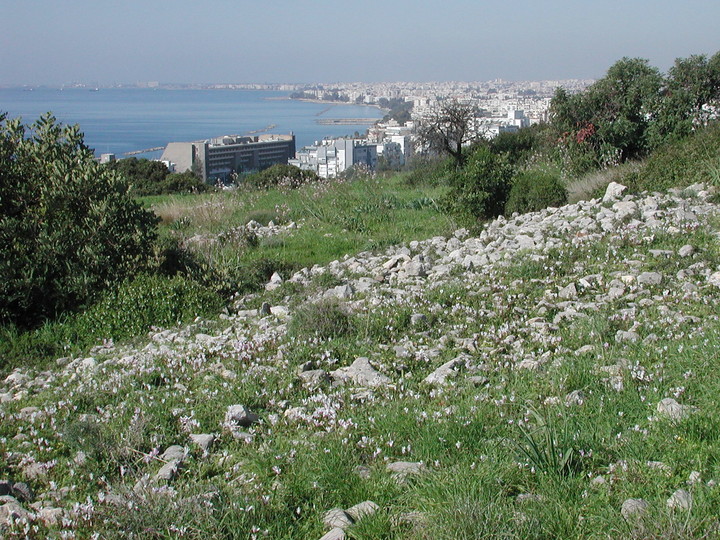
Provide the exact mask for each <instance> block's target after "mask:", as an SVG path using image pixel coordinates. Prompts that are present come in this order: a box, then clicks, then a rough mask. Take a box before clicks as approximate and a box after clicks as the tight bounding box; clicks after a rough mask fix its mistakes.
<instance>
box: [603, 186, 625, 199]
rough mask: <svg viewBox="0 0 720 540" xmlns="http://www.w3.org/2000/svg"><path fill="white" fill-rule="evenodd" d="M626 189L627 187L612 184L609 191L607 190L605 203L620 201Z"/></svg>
mask: <svg viewBox="0 0 720 540" xmlns="http://www.w3.org/2000/svg"><path fill="white" fill-rule="evenodd" d="M626 189H627V186H623V185H622V184H618V183H616V182H610V184H608V187H607V189H606V190H605V195H604V196H603V202H610V201H615V200H617V199H619V198H620V195H622V194H623V191H625V190H626Z"/></svg>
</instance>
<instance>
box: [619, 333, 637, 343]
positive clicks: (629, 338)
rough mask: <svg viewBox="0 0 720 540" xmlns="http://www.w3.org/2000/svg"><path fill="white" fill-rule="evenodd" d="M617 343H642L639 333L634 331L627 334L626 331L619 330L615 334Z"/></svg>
mask: <svg viewBox="0 0 720 540" xmlns="http://www.w3.org/2000/svg"><path fill="white" fill-rule="evenodd" d="M615 341H616V342H617V343H624V342H629V343H637V342H638V341H640V335H639V334H638V333H637V332H633V331H632V330H630V331H627V332H626V331H625V330H618V331H617V332H616V333H615Z"/></svg>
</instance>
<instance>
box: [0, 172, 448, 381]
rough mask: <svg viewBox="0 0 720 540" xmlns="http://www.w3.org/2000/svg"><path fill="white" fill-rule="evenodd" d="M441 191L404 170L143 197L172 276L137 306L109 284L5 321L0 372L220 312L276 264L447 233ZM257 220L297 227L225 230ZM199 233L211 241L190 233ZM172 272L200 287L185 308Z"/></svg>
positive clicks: (286, 267) (317, 260) (289, 269)
mask: <svg viewBox="0 0 720 540" xmlns="http://www.w3.org/2000/svg"><path fill="white" fill-rule="evenodd" d="M441 191H442V189H441V188H438V187H433V188H429V187H425V186H423V185H421V184H416V185H414V186H410V185H409V184H407V183H406V182H405V181H404V178H403V177H402V176H395V177H390V178H379V179H373V178H360V179H358V180H354V181H352V182H340V181H337V182H335V181H333V182H327V183H321V184H313V185H306V186H303V187H301V188H300V189H277V188H276V189H269V190H245V189H241V190H237V191H230V192H213V193H205V194H197V195H187V194H185V195H162V196H151V197H144V198H142V199H141V201H142V203H143V205H144V206H145V207H149V208H152V209H153V210H154V211H155V212H156V213H157V214H158V215H159V216H160V218H161V231H160V232H161V238H162V239H163V240H162V242H163V244H162V245H163V246H165V247H164V248H163V249H164V250H165V251H162V249H161V250H160V254H159V255H158V257H159V260H158V264H159V270H160V272H161V273H165V274H166V277H162V275H161V276H158V277H156V278H153V279H155V284H154V285H153V287H145V292H143V293H139V292H138V291H135V292H132V293H131V294H130V296H133V295H134V296H133V298H132V304H133V305H132V309H130V310H128V309H127V308H125V307H123V306H122V301H121V300H118V297H117V295H116V294H115V292H114V291H109V292H108V293H107V294H106V295H105V296H104V297H102V298H100V299H98V301H97V304H96V305H94V306H92V307H90V308H89V309H84V310H83V311H82V312H80V313H78V314H69V315H67V316H66V317H65V318H64V319H62V320H59V321H54V322H48V323H46V324H45V325H43V326H42V327H40V328H38V329H36V330H31V331H23V330H18V329H13V328H5V329H2V331H1V332H0V373H4V372H5V373H6V372H8V371H10V370H11V369H12V368H14V367H16V366H28V365H35V366H41V365H46V364H48V363H49V362H52V361H53V360H54V359H55V358H58V357H60V356H66V355H68V354H80V353H81V351H86V350H87V349H88V348H90V347H92V346H94V345H97V344H100V343H102V342H103V340H107V339H114V340H116V341H120V340H124V339H129V338H132V337H134V336H137V335H142V334H144V333H145V332H146V331H147V330H148V329H149V328H150V326H152V325H155V326H168V325H169V326H173V325H175V324H176V323H183V322H188V321H189V320H192V318H194V317H195V316H198V315H203V316H208V315H211V314H212V313H218V312H219V311H220V308H221V307H222V306H223V305H224V304H225V303H226V302H227V300H228V299H229V297H230V296H231V295H233V294H235V293H248V292H253V291H257V290H262V288H263V286H264V284H265V283H266V282H267V281H268V279H269V278H270V276H271V275H272V274H273V273H274V272H279V273H280V274H281V275H283V277H284V278H286V279H287V278H288V277H290V276H291V275H292V274H293V273H294V272H295V271H297V270H300V269H301V268H310V267H312V266H313V265H316V264H319V265H324V264H327V263H329V262H330V261H333V260H337V259H341V258H343V257H344V256H348V255H352V254H354V253H358V252H361V251H368V250H372V251H378V250H382V249H384V248H386V247H387V246H390V245H396V244H399V243H403V242H409V241H411V240H422V239H424V238H427V237H431V236H436V235H447V234H450V233H451V232H452V231H453V230H454V228H455V224H454V222H453V221H452V220H451V219H449V218H448V217H447V216H445V215H443V214H442V213H441V212H440V211H439V210H438V208H437V206H436V205H435V202H434V201H435V199H436V198H437V197H438V196H439V195H440V193H441ZM250 220H255V221H259V222H260V223H261V224H263V225H267V224H268V222H270V221H273V222H275V223H276V224H287V223H289V222H290V221H294V222H296V223H297V224H298V225H299V226H298V228H297V229H294V230H291V231H288V232H285V233H281V234H280V235H277V236H272V237H269V238H261V239H252V238H251V239H250V240H251V241H249V240H248V238H247V235H245V234H244V233H241V234H236V235H233V234H228V231H233V230H235V229H236V228H237V227H240V226H243V225H245V224H246V223H248V222H249V221H250ZM198 237H205V238H207V239H209V240H210V241H209V242H202V241H201V242H199V243H192V242H190V241H189V240H190V239H192V238H198ZM215 239H218V241H217V242H215V241H214V240H215ZM178 246H180V247H178ZM183 246H185V247H183ZM168 248H170V250H169V251H168ZM175 272H180V273H182V274H183V275H185V277H186V278H187V279H188V281H187V282H186V285H185V286H186V287H190V288H193V291H194V292H192V293H191V294H192V295H195V303H194V304H193V307H192V308H189V309H187V310H185V311H183V309H184V308H182V307H180V306H178V307H176V308H172V309H174V310H175V311H177V310H178V309H179V310H180V311H183V312H182V313H170V311H172V309H171V310H170V311H168V310H169V309H170V308H169V305H168V303H167V301H170V299H171V298H173V294H175V293H173V294H169V293H168V291H169V290H171V289H175V290H176V289H177V286H176V285H173V281H172V280H173V279H174V280H175V281H177V279H180V278H174V277H172V276H173V275H174V274H175ZM193 281H194V282H195V284H192V285H191V282H193ZM153 288H154V289H156V292H152V291H153ZM164 289H167V290H166V291H165V292H161V290H164ZM200 291H203V292H202V293H201V292H200ZM213 291H214V296H213ZM123 294H125V296H124V298H125V299H126V301H127V300H128V299H129V298H130V296H128V295H127V293H122V292H121V293H120V297H123ZM198 294H200V296H202V300H201V299H200V297H198ZM203 295H204V296H203ZM175 296H177V295H176V294H175ZM173 303H175V304H177V302H173ZM141 313H142V314H141Z"/></svg>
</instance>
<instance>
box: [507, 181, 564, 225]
mask: <svg viewBox="0 0 720 540" xmlns="http://www.w3.org/2000/svg"><path fill="white" fill-rule="evenodd" d="M566 201H567V190H566V189H565V186H564V185H563V182H562V180H561V179H560V175H559V174H554V173H551V172H548V171H535V170H529V171H524V172H522V173H520V174H518V175H517V176H516V177H515V178H514V180H513V183H512V188H511V189H510V196H509V197H508V201H507V204H506V205H505V213H506V214H508V215H510V214H512V213H514V212H519V213H521V214H524V213H526V212H536V211H538V210H542V209H543V208H547V207H548V206H562V205H563V204H565V202H566Z"/></svg>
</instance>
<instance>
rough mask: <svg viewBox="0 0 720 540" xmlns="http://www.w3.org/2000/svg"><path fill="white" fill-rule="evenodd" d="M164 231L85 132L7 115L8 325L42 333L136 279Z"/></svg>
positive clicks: (4, 248)
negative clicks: (53, 321)
mask: <svg viewBox="0 0 720 540" xmlns="http://www.w3.org/2000/svg"><path fill="white" fill-rule="evenodd" d="M156 224H157V218H156V217H155V215H154V214H152V213H151V212H149V211H147V210H144V209H143V208H142V207H141V206H140V205H139V204H138V203H137V202H135V201H134V200H133V199H132V198H131V197H130V196H129V195H128V187H127V183H126V182H125V181H124V180H123V179H122V178H121V177H120V176H119V175H118V174H117V173H115V172H113V171H110V170H108V169H107V168H106V167H103V166H101V165H99V164H98V163H96V161H95V159H94V157H93V154H92V152H91V151H90V150H89V149H88V148H87V147H86V146H85V144H84V143H83V136H82V134H81V133H80V132H79V130H78V128H77V126H61V125H59V124H56V122H55V118H54V117H52V116H51V115H50V114H48V115H46V116H43V117H41V118H40V119H39V120H38V121H37V122H35V123H34V124H33V125H32V126H30V128H29V130H26V128H25V127H24V126H23V125H22V124H21V123H20V121H19V120H17V119H16V120H8V119H7V117H6V116H5V115H1V116H0V321H1V322H3V323H14V324H18V325H20V326H23V327H29V326H35V325H37V324H39V323H40V322H42V321H43V320H45V319H49V318H53V317H56V316H57V315H59V314H61V313H63V312H66V311H70V310H75V309H77V308H78V307H81V306H82V305H83V304H85V303H86V302H88V301H89V300H90V299H91V298H92V297H93V296H95V295H97V294H98V293H99V292H101V291H102V290H105V289H106V288H108V287H109V286H111V285H112V284H114V283H118V282H120V281H122V280H123V279H125V278H126V277H128V276H130V275H133V274H135V273H136V272H138V271H139V270H141V269H142V268H144V267H145V266H146V265H147V263H148V261H149V258H150V255H151V253H152V243H153V240H154V238H155V236H156Z"/></svg>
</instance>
